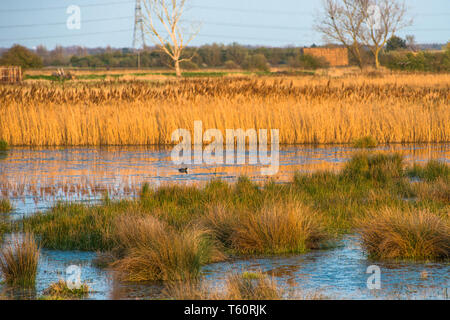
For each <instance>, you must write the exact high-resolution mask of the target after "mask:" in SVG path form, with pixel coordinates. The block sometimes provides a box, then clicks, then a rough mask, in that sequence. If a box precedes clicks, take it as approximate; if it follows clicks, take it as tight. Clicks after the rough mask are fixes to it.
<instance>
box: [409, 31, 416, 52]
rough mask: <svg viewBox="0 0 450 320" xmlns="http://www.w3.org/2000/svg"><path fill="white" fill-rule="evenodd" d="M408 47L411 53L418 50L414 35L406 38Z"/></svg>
mask: <svg viewBox="0 0 450 320" xmlns="http://www.w3.org/2000/svg"><path fill="white" fill-rule="evenodd" d="M406 47H407V48H408V49H409V50H411V51H416V50H417V45H416V37H415V36H414V35H412V34H409V35H407V36H406Z"/></svg>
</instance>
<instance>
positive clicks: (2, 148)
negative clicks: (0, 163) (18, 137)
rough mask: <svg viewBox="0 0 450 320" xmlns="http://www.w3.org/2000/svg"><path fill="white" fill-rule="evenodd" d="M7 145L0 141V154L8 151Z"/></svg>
mask: <svg viewBox="0 0 450 320" xmlns="http://www.w3.org/2000/svg"><path fill="white" fill-rule="evenodd" d="M8 150H9V145H8V142H6V141H5V140H2V139H0V152H4V151H8Z"/></svg>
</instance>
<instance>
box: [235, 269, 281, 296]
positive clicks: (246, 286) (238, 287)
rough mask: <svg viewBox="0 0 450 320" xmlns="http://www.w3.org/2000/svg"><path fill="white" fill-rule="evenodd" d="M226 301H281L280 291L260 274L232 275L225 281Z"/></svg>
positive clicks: (272, 282)
mask: <svg viewBox="0 0 450 320" xmlns="http://www.w3.org/2000/svg"><path fill="white" fill-rule="evenodd" d="M226 298H227V300H281V298H282V291H281V290H280V289H279V288H278V286H277V283H276V281H275V280H274V279H271V278H269V277H268V276H267V275H265V274H263V273H262V272H258V273H252V274H251V276H249V273H243V274H233V275H231V276H229V277H228V279H227V294H226Z"/></svg>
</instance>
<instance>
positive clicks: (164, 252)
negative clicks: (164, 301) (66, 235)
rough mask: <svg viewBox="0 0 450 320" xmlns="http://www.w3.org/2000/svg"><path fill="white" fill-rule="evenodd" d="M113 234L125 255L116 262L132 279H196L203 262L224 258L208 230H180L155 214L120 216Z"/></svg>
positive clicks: (124, 274) (114, 264) (115, 266)
mask: <svg viewBox="0 0 450 320" xmlns="http://www.w3.org/2000/svg"><path fill="white" fill-rule="evenodd" d="M113 237H114V238H115V241H116V243H117V244H118V245H119V246H120V247H121V248H123V249H124V257H123V258H122V259H120V260H118V261H116V262H114V263H113V264H112V266H113V267H114V268H115V269H116V270H118V271H120V272H121V273H122V275H123V278H124V279H125V280H128V281H148V280H184V279H193V278H197V277H198V275H199V272H200V267H201V266H202V265H204V264H206V263H210V262H214V261H219V260H222V259H223V258H224V255H223V254H222V253H221V252H220V251H219V250H217V248H216V247H215V246H214V243H213V242H212V241H210V240H209V239H208V232H207V231H205V230H202V229H200V228H189V229H186V230H185V231H183V232H178V231H176V230H175V229H174V228H173V227H171V226H169V225H167V224H165V223H163V222H161V221H159V220H157V219H156V218H154V217H152V216H147V217H129V216H128V217H118V218H117V219H116V220H115V221H114V223H113Z"/></svg>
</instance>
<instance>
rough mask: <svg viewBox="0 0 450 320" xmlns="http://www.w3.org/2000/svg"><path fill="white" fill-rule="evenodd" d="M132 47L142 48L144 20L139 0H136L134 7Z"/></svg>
mask: <svg viewBox="0 0 450 320" xmlns="http://www.w3.org/2000/svg"><path fill="white" fill-rule="evenodd" d="M133 48H134V49H144V48H145V38H144V20H143V16H142V6H141V0H136V8H135V10H134V34H133Z"/></svg>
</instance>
